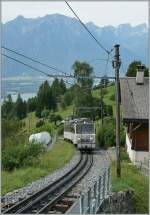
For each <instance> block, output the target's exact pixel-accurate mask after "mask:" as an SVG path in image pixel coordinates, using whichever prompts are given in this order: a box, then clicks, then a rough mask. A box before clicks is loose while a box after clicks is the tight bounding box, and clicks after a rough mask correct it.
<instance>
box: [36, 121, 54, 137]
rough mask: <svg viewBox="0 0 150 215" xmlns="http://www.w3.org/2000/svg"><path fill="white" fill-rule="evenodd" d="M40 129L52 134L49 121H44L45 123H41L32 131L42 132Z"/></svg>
mask: <svg viewBox="0 0 150 215" xmlns="http://www.w3.org/2000/svg"><path fill="white" fill-rule="evenodd" d="M42 131H47V132H49V133H50V134H51V135H52V134H53V127H52V126H51V125H50V124H49V123H46V124H44V125H42V126H41V127H39V128H36V129H35V130H34V132H37V133H39V132H42Z"/></svg>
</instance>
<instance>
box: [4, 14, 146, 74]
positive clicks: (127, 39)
mask: <svg viewBox="0 0 150 215" xmlns="http://www.w3.org/2000/svg"><path fill="white" fill-rule="evenodd" d="M86 26H87V27H88V28H89V29H90V31H91V32H92V33H93V35H94V36H95V37H96V38H97V40H99V41H100V42H101V43H102V44H103V46H104V47H106V48H107V49H109V50H110V49H111V48H112V47H113V45H114V44H115V43H119V44H120V52H121V58H122V60H123V63H124V67H125V70H126V68H127V66H128V64H129V63H130V62H131V61H132V60H134V59H136V60H141V61H142V62H143V63H145V64H146V65H148V28H147V26H146V24H145V23H141V24H139V25H136V26H132V25H131V24H130V23H124V24H120V25H118V26H117V27H114V26H112V25H108V26H103V27H99V26H97V25H95V24H94V23H93V22H88V23H86ZM2 45H3V46H6V47H8V48H10V49H14V50H16V51H18V52H20V53H22V54H25V55H27V56H29V57H32V58H35V59H37V60H40V61H42V62H43V63H47V64H50V65H52V66H56V67H58V68H60V69H62V70H64V71H69V72H71V66H72V64H73V63H74V62H75V60H80V61H89V60H91V59H94V58H105V59H106V58H107V55H106V54H105V53H104V51H103V50H100V47H98V46H97V44H96V43H95V41H93V39H92V38H91V37H90V35H89V34H88V33H87V32H86V31H85V29H84V28H83V26H81V24H80V23H79V21H78V20H77V19H76V18H72V17H68V16H65V15H61V14H51V15H45V16H44V17H38V18H25V17H23V16H18V17H16V18H15V19H14V20H11V21H9V22H7V23H5V24H2ZM5 53H6V52H5ZM9 55H11V56H12V54H10V53H9ZM13 56H14V55H13ZM19 59H22V58H20V57H19ZM24 61H25V62H27V61H26V60H24ZM30 63H31V62H30ZM105 63H106V62H96V63H93V64H91V66H93V68H94V71H95V74H99V75H104V70H105ZM31 65H33V64H31ZM34 66H35V64H34ZM35 67H36V66H35ZM38 67H39V68H41V66H39V65H38ZM42 68H43V67H42ZM2 69H3V74H4V76H5V77H10V76H18V75H21V74H27V75H29V74H31V76H35V75H36V74H38V73H35V72H34V73H33V72H30V71H29V69H27V68H25V67H24V66H22V65H19V64H17V63H14V62H11V61H10V60H8V59H6V58H5V59H4V60H3V64H2ZM108 70H109V71H108V74H109V75H110V74H111V73H112V72H113V71H112V67H111V65H109V69H108ZM110 70H111V71H110ZM44 71H46V72H47V69H46V68H44ZM121 74H122V75H123V74H124V72H123V71H121Z"/></svg>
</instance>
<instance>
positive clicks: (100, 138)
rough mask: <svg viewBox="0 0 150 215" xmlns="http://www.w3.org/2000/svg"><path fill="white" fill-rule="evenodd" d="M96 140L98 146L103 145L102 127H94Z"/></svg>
mask: <svg viewBox="0 0 150 215" xmlns="http://www.w3.org/2000/svg"><path fill="white" fill-rule="evenodd" d="M96 142H97V143H98V145H99V146H100V147H103V146H104V141H103V133H102V127H101V126H100V127H98V128H97V129H96Z"/></svg>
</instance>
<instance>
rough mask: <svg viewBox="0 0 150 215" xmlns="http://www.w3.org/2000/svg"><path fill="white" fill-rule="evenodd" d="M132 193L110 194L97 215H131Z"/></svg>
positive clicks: (132, 207)
mask: <svg viewBox="0 0 150 215" xmlns="http://www.w3.org/2000/svg"><path fill="white" fill-rule="evenodd" d="M133 195H134V192H133V191H132V190H128V191H126V192H122V191H120V192H114V193H111V195H110V196H109V197H107V198H106V199H105V200H104V201H103V202H102V204H101V206H100V208H99V210H98V212H97V213H98V214H133V213H134V211H135V210H134V200H133Z"/></svg>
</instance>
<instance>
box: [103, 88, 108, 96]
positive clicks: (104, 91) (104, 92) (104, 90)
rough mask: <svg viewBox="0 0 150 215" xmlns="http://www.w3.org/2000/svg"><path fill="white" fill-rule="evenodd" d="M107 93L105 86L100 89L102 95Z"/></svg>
mask: <svg viewBox="0 0 150 215" xmlns="http://www.w3.org/2000/svg"><path fill="white" fill-rule="evenodd" d="M107 93H108V90H107V89H106V88H103V89H102V94H103V96H104V95H106V94H107Z"/></svg>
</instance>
